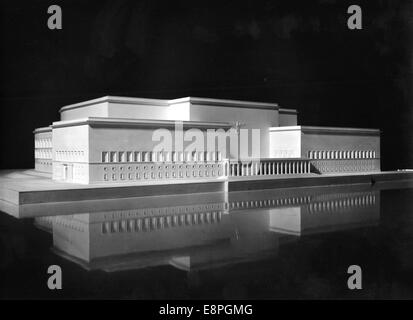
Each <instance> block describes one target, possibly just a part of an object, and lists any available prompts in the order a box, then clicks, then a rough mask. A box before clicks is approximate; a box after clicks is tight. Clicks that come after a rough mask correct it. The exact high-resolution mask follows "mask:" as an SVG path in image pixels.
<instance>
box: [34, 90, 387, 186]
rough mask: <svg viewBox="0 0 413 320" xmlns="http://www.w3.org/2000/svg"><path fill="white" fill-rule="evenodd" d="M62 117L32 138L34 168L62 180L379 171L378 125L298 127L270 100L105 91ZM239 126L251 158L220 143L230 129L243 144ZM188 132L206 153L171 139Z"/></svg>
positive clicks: (291, 112)
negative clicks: (246, 134)
mask: <svg viewBox="0 0 413 320" xmlns="http://www.w3.org/2000/svg"><path fill="white" fill-rule="evenodd" d="M60 114H61V119H60V121H58V122H54V123H53V124H52V125H51V126H49V127H44V128H38V129H36V130H35V131H34V138H35V169H36V170H38V171H42V172H49V173H51V175H52V178H53V179H54V180H57V181H62V182H72V183H83V184H89V183H114V182H116V183H141V182H145V181H148V182H149V181H151V180H162V181H172V180H184V179H190V180H192V179H196V180H205V181H206V180H217V179H222V180H225V179H228V178H230V179H231V178H234V179H241V177H248V179H251V177H257V178H259V177H264V176H265V177H271V176H281V175H290V176H295V175H315V174H328V173H343V172H372V171H380V131H379V130H375V129H353V128H330V127H307V126H298V125H297V112H296V110H292V109H284V108H280V107H279V106H278V105H277V104H273V103H260V102H246V101H236V100H217V99H205V98H192V97H188V98H182V99H175V100H154V99H141V98H125V97H111V96H108V97H103V98H99V99H95V100H90V101H85V102H82V103H78V104H74V105H69V106H66V107H63V108H61V110H60ZM177 124H178V126H177ZM177 128H178V129H179V130H180V132H177V130H178V129H177ZM240 128H241V129H247V130H251V131H253V130H255V131H256V133H257V132H258V135H259V151H258V153H259V154H258V156H257V157H255V158H254V159H252V158H249V159H247V158H242V157H240V156H239V145H238V146H237V148H234V143H233V140H231V142H230V143H221V142H222V141H228V140H229V137H230V136H231V135H234V134H235V135H237V142H238V143H241V144H242V143H248V141H247V142H242V139H240V138H241V137H240V136H239V134H240ZM160 129H166V130H168V132H170V133H171V136H172V137H174V139H173V141H172V143H171V144H170V146H169V147H166V148H163V149H161V150H160V149H159V148H158V147H159V144H160V139H159V137H158V138H157V134H156V132H159V130H160ZM191 129H192V130H193V129H198V132H201V133H202V135H201V139H204V140H205V141H203V145H204V146H205V148H204V149H203V150H199V148H198V149H194V150H192V149H190V148H189V147H190V146H191V144H192V143H193V142H192V140H191V139H189V140H188V139H182V143H181V142H180V141H181V140H179V139H178V140H177V139H176V137H178V136H179V134H181V135H183V136H186V134H187V133H189V132H190V130H191ZM257 129H259V130H257ZM211 130H212V131H214V132H215V133H214V134H215V135H216V140H214V142H213V146H212V147H211V145H210V144H211V143H210V141H207V134H208V132H210V131H211ZM244 140H245V139H244ZM247 140H248V139H247ZM220 141H221V142H220ZM231 144H232V145H231ZM207 145H208V148H207ZM241 148H242V145H241ZM188 150H189V151H188Z"/></svg>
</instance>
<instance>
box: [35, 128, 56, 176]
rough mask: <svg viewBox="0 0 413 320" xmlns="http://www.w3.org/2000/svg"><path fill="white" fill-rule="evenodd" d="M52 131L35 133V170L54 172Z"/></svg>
mask: <svg viewBox="0 0 413 320" xmlns="http://www.w3.org/2000/svg"><path fill="white" fill-rule="evenodd" d="M52 145H53V143H52V129H50V130H48V131H42V132H34V169H35V170H37V171H40V172H49V173H51V172H52Z"/></svg>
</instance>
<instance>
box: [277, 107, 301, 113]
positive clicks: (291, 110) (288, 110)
mask: <svg viewBox="0 0 413 320" xmlns="http://www.w3.org/2000/svg"><path fill="white" fill-rule="evenodd" d="M278 111H279V112H280V113H287V114H297V113H298V111H297V110H296V109H286V108H279V109H278Z"/></svg>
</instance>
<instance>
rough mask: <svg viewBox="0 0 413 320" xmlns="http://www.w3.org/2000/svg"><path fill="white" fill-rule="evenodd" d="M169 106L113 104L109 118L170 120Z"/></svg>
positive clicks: (110, 105)
mask: <svg viewBox="0 0 413 320" xmlns="http://www.w3.org/2000/svg"><path fill="white" fill-rule="evenodd" d="M168 108H169V107H168V106H167V105H166V106H160V105H144V104H130V103H113V102H110V103H109V106H108V117H109V118H124V119H152V120H169V119H168V118H169V112H168Z"/></svg>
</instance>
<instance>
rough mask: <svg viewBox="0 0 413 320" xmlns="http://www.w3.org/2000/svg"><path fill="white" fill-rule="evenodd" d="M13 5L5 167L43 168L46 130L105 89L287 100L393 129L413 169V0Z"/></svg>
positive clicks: (318, 113)
mask: <svg viewBox="0 0 413 320" xmlns="http://www.w3.org/2000/svg"><path fill="white" fill-rule="evenodd" d="M53 4H58V5H60V6H61V7H62V12H63V29H62V30H49V29H48V27H47V19H48V17H49V15H48V14H47V8H48V7H49V6H50V5H53ZM351 4H358V5H360V6H361V8H362V10H363V29H362V30H349V29H348V28H347V18H348V17H349V14H347V8H348V6H349V5H351ZM0 14H1V17H0V25H1V27H0V39H1V49H0V50H1V51H0V68H1V69H0V70H1V73H0V74H1V82H0V105H1V132H0V137H1V138H0V150H1V151H0V168H2V169H6V168H31V167H33V162H34V160H33V137H32V131H33V129H34V128H36V127H41V126H47V125H49V124H50V123H51V122H52V121H57V120H58V119H59V113H58V110H59V109H60V107H62V106H63V105H66V104H71V103H75V102H79V101H82V100H85V99H91V98H97V97H100V96H104V95H123V96H134V97H148V98H179V97H184V96H189V95H191V96H201V97H211V98H229V99H244V100H257V101H268V102H278V103H279V104H280V105H281V106H283V107H286V108H296V109H298V111H299V113H300V114H299V123H300V124H303V125H322V126H342V127H344V126H349V127H366V128H380V129H381V130H382V131H383V133H382V168H383V169H386V170H388V169H396V168H407V167H410V168H411V167H413V152H412V149H413V148H411V145H412V141H413V134H412V130H411V128H412V125H413V114H412V103H413V90H412V86H413V83H412V73H413V54H412V52H413V1H411V0H406V1H396V0H395V1H391V0H388V1H385V0H382V1H380V0H375V1H371V0H370V1H361V0H357V1H354V0H352V1H338V0H305V1H296V0H288V1H287V0H285V1H277V0H267V1H259V0H251V1H239V0H237V1H223V0H222V1H216V2H214V1H202V2H201V1H195V0H183V1H180V0H170V1H157V0H148V1H137V0H125V1H113V0H112V1H110V0H106V1H103V0H99V1H85V0H72V1H69V0H67V1H55V0H53V1H52V0H49V1H44V0H30V1H15V0H13V1H1V13H0Z"/></svg>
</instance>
